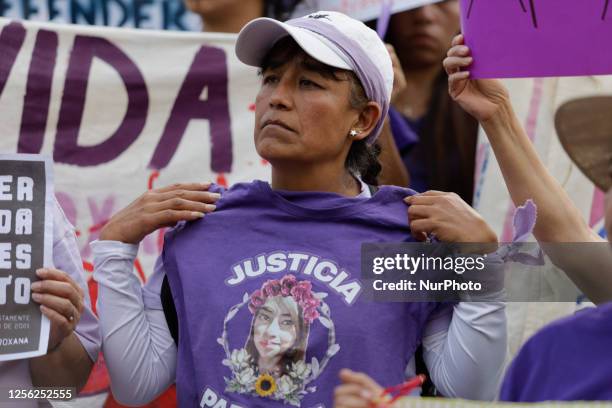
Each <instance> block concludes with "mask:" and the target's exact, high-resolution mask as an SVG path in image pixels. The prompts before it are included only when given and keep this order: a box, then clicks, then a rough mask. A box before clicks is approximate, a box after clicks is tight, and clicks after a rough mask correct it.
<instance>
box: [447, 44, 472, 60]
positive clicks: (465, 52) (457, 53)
mask: <svg viewBox="0 0 612 408" xmlns="http://www.w3.org/2000/svg"><path fill="white" fill-rule="evenodd" d="M471 53H472V51H471V50H470V47H468V46H467V45H455V46H454V47H451V48H449V49H448V52H447V53H446V56H447V57H469V56H470V54H471Z"/></svg>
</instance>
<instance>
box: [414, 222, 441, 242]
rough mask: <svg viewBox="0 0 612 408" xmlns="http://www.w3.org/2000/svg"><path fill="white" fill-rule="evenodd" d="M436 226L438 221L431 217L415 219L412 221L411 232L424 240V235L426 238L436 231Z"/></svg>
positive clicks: (415, 236)
mask: <svg viewBox="0 0 612 408" xmlns="http://www.w3.org/2000/svg"><path fill="white" fill-rule="evenodd" d="M436 228H437V224H436V222H435V221H434V220H431V219H429V218H423V219H418V220H414V221H412V222H411V223H410V232H411V233H412V236H413V237H414V238H416V239H418V240H423V237H425V238H426V237H427V235H429V234H431V233H435V232H436Z"/></svg>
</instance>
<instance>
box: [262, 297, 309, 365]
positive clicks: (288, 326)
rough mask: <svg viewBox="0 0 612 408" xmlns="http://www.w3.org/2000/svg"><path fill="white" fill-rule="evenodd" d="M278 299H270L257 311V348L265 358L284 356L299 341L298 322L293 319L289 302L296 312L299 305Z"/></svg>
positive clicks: (289, 299)
mask: <svg viewBox="0 0 612 408" xmlns="http://www.w3.org/2000/svg"><path fill="white" fill-rule="evenodd" d="M276 298H278V296H275V297H273V298H269V299H268V300H267V302H266V303H265V304H264V305H263V306H262V307H261V308H260V309H259V310H258V311H257V314H256V315H255V322H254V324H253V341H254V343H255V348H256V349H257V352H258V353H259V356H260V357H263V358H274V357H280V356H282V355H283V354H284V353H286V352H287V351H288V350H289V349H290V348H291V347H292V346H293V345H294V344H295V341H296V339H297V329H298V322H296V321H294V318H293V317H292V316H293V315H292V314H291V310H290V309H289V307H290V305H289V302H293V304H292V305H291V306H292V307H294V308H295V310H297V305H296V304H295V302H294V301H293V300H292V299H291V298H286V297H285V298H282V299H280V300H279V299H276ZM294 315H295V314H294Z"/></svg>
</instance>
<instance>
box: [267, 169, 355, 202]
mask: <svg viewBox="0 0 612 408" xmlns="http://www.w3.org/2000/svg"><path fill="white" fill-rule="evenodd" d="M329 167H330V166H326V165H325V164H317V165H313V166H295V165H293V166H291V167H280V166H276V165H275V166H274V167H273V168H272V188H273V189H274V190H287V191H322V192H326V193H336V194H340V195H343V196H347V197H355V196H357V195H359V193H360V192H361V184H360V183H359V181H358V180H357V179H356V178H355V176H353V175H352V174H351V173H350V172H349V171H348V170H346V169H345V168H344V167H342V169H341V170H338V169H335V168H329Z"/></svg>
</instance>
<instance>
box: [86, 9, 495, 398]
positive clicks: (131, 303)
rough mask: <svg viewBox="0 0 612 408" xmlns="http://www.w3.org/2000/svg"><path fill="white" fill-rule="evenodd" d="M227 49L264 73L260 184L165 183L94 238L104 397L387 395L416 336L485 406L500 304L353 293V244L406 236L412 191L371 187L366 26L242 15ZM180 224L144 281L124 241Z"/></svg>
mask: <svg viewBox="0 0 612 408" xmlns="http://www.w3.org/2000/svg"><path fill="white" fill-rule="evenodd" d="M236 54H237V56H238V58H239V59H240V60H241V61H243V62H245V63H247V64H250V65H254V66H257V67H260V69H261V78H262V85H261V89H260V91H259V94H258V96H257V100H256V112H255V129H254V136H255V146H256V148H257V151H258V153H259V154H260V155H261V156H262V157H263V158H265V159H266V160H268V161H269V162H270V163H271V165H272V182H271V185H270V184H268V183H265V182H261V181H255V182H252V183H244V184H238V185H235V186H234V187H232V188H231V189H229V190H228V191H225V192H224V193H223V195H222V196H221V198H219V195H218V194H217V195H216V196H215V195H214V194H215V191H219V190H218V189H216V188H215V187H213V188H211V189H210V190H212V192H211V191H208V192H207V191H205V190H206V189H207V188H208V187H209V186H206V185H178V186H172V187H169V188H166V189H161V190H157V191H153V192H150V193H146V194H145V195H143V196H142V197H141V198H140V199H138V200H136V201H135V202H134V203H133V204H131V205H130V206H129V207H127V208H126V209H124V210H122V211H121V212H119V213H118V214H117V215H115V216H114V217H113V218H112V219H111V220H110V221H109V222H108V223H107V225H106V226H105V227H104V230H103V231H102V233H101V236H100V241H98V242H95V243H93V244H92V247H93V249H94V263H95V273H94V276H95V279H96V280H97V281H98V283H99V306H98V311H99V314H100V321H101V327H102V333H103V336H104V343H103V344H104V345H103V347H104V349H103V351H104V355H105V360H106V363H107V366H108V369H109V372H110V376H111V381H112V390H113V393H114V394H115V396H116V397H117V399H118V400H119V401H121V402H124V403H128V404H143V403H146V402H147V401H150V400H152V399H153V398H154V397H155V396H156V395H157V394H159V393H161V392H162V391H163V390H164V389H165V388H166V387H167V386H169V385H170V384H172V383H173V382H176V384H177V395H178V399H179V404H180V405H181V406H185V407H187V406H189V407H191V406H198V405H199V406H201V407H264V406H265V407H281V406H287V405H293V406H303V407H314V406H316V407H331V406H332V396H333V387H334V386H335V385H336V383H337V382H338V373H339V371H340V370H341V369H342V368H343V367H349V368H352V369H355V370H360V371H368V372H369V373H370V374H371V375H372V376H373V377H374V378H375V379H376V380H377V381H379V382H380V383H382V384H389V385H391V384H397V383H400V382H402V381H404V380H405V378H406V375H408V376H411V375H414V363H413V361H412V356H413V354H414V351H415V349H416V347H417V346H418V345H419V344H420V343H423V345H424V348H425V360H426V362H427V363H428V367H429V369H430V372H431V376H432V379H433V380H434V383H435V384H436V386H437V387H438V388H439V390H440V391H441V392H442V393H443V394H445V395H447V396H453V397H466V398H475V399H489V398H492V397H493V396H494V395H495V390H496V386H497V383H498V381H499V378H500V373H501V368H502V365H503V361H504V357H505V349H506V333H505V325H506V321H505V309H504V308H505V305H504V303H503V302H502V301H500V300H499V297H498V296H497V295H496V294H494V296H493V297H492V298H491V299H490V301H488V302H481V303H474V304H469V303H463V302H460V303H458V304H456V305H454V306H453V305H448V304H441V303H436V302H422V303H380V302H379V303H375V302H367V301H366V300H365V299H364V296H363V295H364V292H365V287H364V285H365V283H363V282H361V281H360V280H359V277H360V273H359V270H360V267H361V265H360V250H361V243H363V242H385V241H396V242H397V241H410V240H412V238H411V237H410V233H409V231H408V229H407V222H408V220H407V217H406V206H405V204H404V202H403V201H402V200H403V198H405V197H406V196H407V195H409V194H411V192H410V191H409V190H405V189H402V188H399V187H389V186H385V187H381V188H380V189H379V190H378V191H375V194H374V191H373V190H374V189H370V188H369V187H368V185H367V183H370V184H376V176H377V173H378V171H379V170H380V165H379V164H378V163H377V160H376V149H375V147H374V141H375V140H376V138H377V136H378V135H379V133H380V131H381V127H382V125H383V121H384V118H385V116H386V114H387V111H388V107H389V101H390V94H391V89H392V85H393V69H392V64H391V60H390V57H389V54H388V52H387V50H386V47H385V45H384V44H383V43H382V42H381V41H380V40H379V38H378V37H377V35H376V33H375V32H374V31H373V30H371V29H369V28H367V27H366V26H365V25H364V24H362V23H361V22H358V21H356V20H353V19H351V18H349V17H347V16H345V15H343V14H339V13H334V12H318V13H314V14H310V15H308V16H306V17H303V18H299V19H294V20H290V21H288V22H287V23H281V22H278V21H275V20H272V19H268V18H261V19H256V20H254V21H252V22H251V23H249V24H247V25H246V26H245V27H244V28H243V29H242V31H241V33H240V35H239V37H238V42H237V45H236ZM212 203H216V205H212ZM213 211H214V212H213ZM181 220H186V221H192V222H188V223H181V224H179V226H177V227H176V228H175V229H173V230H172V231H171V232H169V233H168V234H166V237H165V242H164V251H163V254H162V256H161V257H160V259H159V260H158V263H157V265H156V270H155V272H154V274H153V276H152V277H151V278H150V279H149V281H148V283H147V285H146V287H145V288H141V287H140V284H139V282H138V280H137V279H136V278H135V277H134V276H132V273H131V272H132V263H133V261H134V258H135V256H136V252H137V249H138V246H137V244H138V243H139V242H140V240H142V238H143V237H144V236H145V235H146V234H148V233H150V232H152V231H154V230H155V229H157V228H159V227H161V226H164V225H173V224H174V223H176V222H177V221H181ZM484 235H486V236H490V234H488V233H485V234H484ZM472 238H473V237H472ZM477 240H480V239H477ZM164 280H166V281H167V282H169V285H168V286H164V283H163V281H164ZM164 287H167V289H166V291H167V290H169V291H170V292H171V299H172V300H171V303H172V306H173V307H174V308H175V313H176V316H175V317H174V318H172V314H173V313H174V312H173V311H171V310H169V309H168V308H167V307H166V305H165V304H164V303H163V301H162V299H163V298H164V293H167V292H164V289H163V288H164ZM164 313H166V316H169V317H164ZM172 322H174V323H176V324H177V325H178V331H177V330H176V327H175V326H174V324H173V323H172ZM169 325H170V327H169ZM245 339H248V340H247V341H246V342H245Z"/></svg>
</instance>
